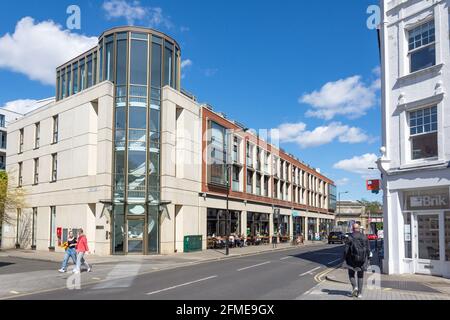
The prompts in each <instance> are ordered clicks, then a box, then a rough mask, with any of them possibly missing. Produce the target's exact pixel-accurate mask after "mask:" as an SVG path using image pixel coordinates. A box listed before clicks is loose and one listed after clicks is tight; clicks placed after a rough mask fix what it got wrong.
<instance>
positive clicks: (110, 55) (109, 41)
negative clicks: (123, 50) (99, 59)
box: [105, 36, 114, 81]
mask: <svg viewBox="0 0 450 320" xmlns="http://www.w3.org/2000/svg"><path fill="white" fill-rule="evenodd" d="M113 39H114V36H109V37H106V39H105V43H106V50H105V72H106V74H105V79H106V80H109V81H113V79H114V78H113V73H114V43H113Z"/></svg>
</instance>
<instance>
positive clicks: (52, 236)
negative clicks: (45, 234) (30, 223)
mask: <svg viewBox="0 0 450 320" xmlns="http://www.w3.org/2000/svg"><path fill="white" fill-rule="evenodd" d="M55 241H56V207H50V243H49V248H54V247H55Z"/></svg>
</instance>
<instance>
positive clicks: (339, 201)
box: [338, 191, 349, 222]
mask: <svg viewBox="0 0 450 320" xmlns="http://www.w3.org/2000/svg"><path fill="white" fill-rule="evenodd" d="M347 193H349V192H348V191H343V192H338V222H339V220H340V218H341V194H347Z"/></svg>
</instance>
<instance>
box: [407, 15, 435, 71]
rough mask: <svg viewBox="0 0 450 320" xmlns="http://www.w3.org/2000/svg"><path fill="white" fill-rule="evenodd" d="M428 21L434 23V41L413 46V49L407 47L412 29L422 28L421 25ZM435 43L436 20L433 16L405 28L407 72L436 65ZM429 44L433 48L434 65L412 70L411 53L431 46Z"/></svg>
mask: <svg viewBox="0 0 450 320" xmlns="http://www.w3.org/2000/svg"><path fill="white" fill-rule="evenodd" d="M430 22H433V24H434V30H435V31H434V41H433V42H429V43H427V44H426V45H421V46H420V47H417V48H414V49H409V36H410V34H411V33H412V32H413V31H414V30H416V29H417V28H422V26H424V25H426V24H429V23H430ZM421 40H422V39H421ZM436 44H437V41H436V20H435V19H434V17H432V18H430V19H428V20H427V21H425V22H421V23H420V24H416V25H414V26H413V27H410V28H409V29H406V46H407V52H408V74H410V73H415V72H420V71H421V70H424V69H427V68H431V67H434V66H436V65H437V64H438V61H437V45H436ZM431 46H434V50H435V59H434V65H433V66H430V67H426V68H422V69H419V70H415V71H412V65H411V62H412V59H411V58H412V55H413V54H414V53H416V52H418V51H421V50H424V49H426V48H428V47H431Z"/></svg>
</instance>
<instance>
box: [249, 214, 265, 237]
mask: <svg viewBox="0 0 450 320" xmlns="http://www.w3.org/2000/svg"><path fill="white" fill-rule="evenodd" d="M246 236H247V237H259V236H261V237H269V236H270V234H269V215H268V214H267V213H256V212H247V234H246Z"/></svg>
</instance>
